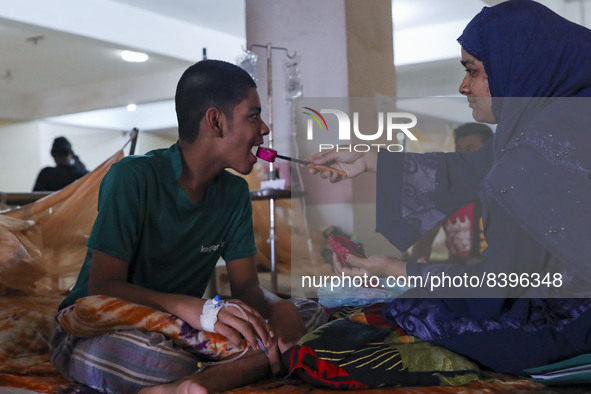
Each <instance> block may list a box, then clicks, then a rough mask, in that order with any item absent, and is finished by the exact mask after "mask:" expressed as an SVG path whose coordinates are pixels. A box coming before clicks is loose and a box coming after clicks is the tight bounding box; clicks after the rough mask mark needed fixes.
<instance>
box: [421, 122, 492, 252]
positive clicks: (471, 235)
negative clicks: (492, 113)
mask: <svg viewBox="0 0 591 394" xmlns="http://www.w3.org/2000/svg"><path fill="white" fill-rule="evenodd" d="M492 137H493V132H492V129H491V128H490V127H489V126H487V125H485V124H483V123H475V122H470V123H464V124H462V125H460V126H458V127H457V128H456V129H455V130H454V141H455V146H456V152H460V153H466V152H474V151H477V150H478V149H480V148H481V147H482V145H484V144H485V143H487V142H488V141H489V140H490V139H491V138H492ZM441 227H443V231H444V232H445V247H446V248H447V251H448V258H447V259H448V260H449V261H450V262H458V263H473V262H476V261H478V259H479V258H480V253H482V252H483V251H484V249H486V241H485V239H484V234H483V224H482V205H481V204H480V201H478V200H477V201H474V202H472V203H470V204H467V205H464V206H463V207H462V208H460V209H458V210H457V211H456V212H454V213H453V214H452V215H451V216H449V217H448V218H447V219H445V220H443V221H442V222H440V223H439V224H437V225H436V226H435V227H433V229H431V230H430V231H428V232H427V233H425V234H424V235H423V236H422V237H421V238H420V239H419V240H418V241H417V242H416V243H415V244H414V245H413V247H412V252H411V255H410V256H411V257H412V258H416V259H418V260H419V261H429V258H430V256H431V251H432V247H433V241H434V240H435V237H436V236H437V234H438V233H439V230H440V229H441Z"/></svg>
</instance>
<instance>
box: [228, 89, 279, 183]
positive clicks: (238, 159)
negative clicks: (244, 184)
mask: <svg viewBox="0 0 591 394" xmlns="http://www.w3.org/2000/svg"><path fill="white" fill-rule="evenodd" d="M267 134H269V128H268V127H267V125H266V124H265V122H263V120H262V119H261V101H260V99H259V95H258V93H257V91H256V89H251V90H250V91H249V92H248V95H247V96H246V98H245V99H244V100H242V101H241V102H240V103H239V104H237V105H236V106H235V107H234V110H233V119H232V122H231V124H230V126H229V130H226V133H225V134H224V138H223V144H224V145H223V149H224V152H225V153H226V154H225V157H226V161H227V167H229V168H232V169H233V170H235V171H238V172H239V173H240V174H243V175H246V174H248V173H250V172H251V171H252V167H253V166H254V164H255V163H256V162H257V157H256V156H255V155H254V154H253V153H252V148H253V146H258V145H261V144H262V143H263V136H265V135H267Z"/></svg>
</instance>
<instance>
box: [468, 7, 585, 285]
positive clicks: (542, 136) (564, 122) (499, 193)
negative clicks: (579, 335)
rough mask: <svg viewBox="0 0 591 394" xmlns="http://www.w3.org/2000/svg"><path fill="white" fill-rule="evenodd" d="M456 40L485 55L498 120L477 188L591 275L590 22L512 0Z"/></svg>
mask: <svg viewBox="0 0 591 394" xmlns="http://www.w3.org/2000/svg"><path fill="white" fill-rule="evenodd" d="M458 42H459V43H460V45H462V47H463V48H464V50H465V51H466V52H468V53H470V54H471V55H472V56H474V57H476V58H477V59H479V60H481V61H482V62H483V64H484V68H485V70H486V72H487V75H488V78H489V87H490V92H491V95H492V96H493V112H494V114H495V117H496V119H497V122H498V126H497V130H496V134H495V137H494V140H493V144H492V150H493V164H492V168H491V170H490V171H489V173H488V174H487V176H486V177H485V178H484V181H483V184H482V192H481V193H486V194H488V195H489V196H492V197H493V198H494V199H495V200H496V201H497V202H498V203H500V205H501V206H502V207H503V208H504V209H505V210H506V211H507V212H508V213H509V214H510V215H511V216H512V217H513V218H514V219H515V220H516V221H517V222H518V223H519V224H520V226H522V227H523V228H524V229H525V230H526V231H527V232H528V233H529V234H530V235H531V236H532V237H533V238H534V239H536V240H537V241H538V242H539V243H540V244H541V245H542V246H544V247H545V248H546V249H547V250H549V251H550V252H551V253H552V254H554V255H556V256H557V257H559V258H560V259H562V260H563V261H564V262H565V263H567V264H568V265H576V266H577V268H578V270H579V271H580V272H581V274H583V275H584V276H585V277H586V278H587V279H589V280H591V264H589V263H588V262H589V260H591V100H590V99H589V98H588V97H591V30H588V29H586V28H584V27H581V26H579V25H577V24H575V23H572V22H569V21H567V20H566V19H564V18H562V17H560V16H558V15H557V14H555V13H554V12H552V11H551V10H549V9H548V8H546V7H545V6H543V5H541V4H539V3H536V2H534V1H530V0H510V1H507V2H504V3H501V4H499V5H497V6H494V7H485V8H484V9H483V10H482V11H481V12H480V13H479V14H478V15H477V16H476V17H475V18H474V19H473V20H472V21H471V22H470V23H469V24H468V26H467V27H466V28H465V30H464V32H463V33H462V35H461V36H460V38H459V39H458Z"/></svg>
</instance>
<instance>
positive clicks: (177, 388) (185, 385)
mask: <svg viewBox="0 0 591 394" xmlns="http://www.w3.org/2000/svg"><path fill="white" fill-rule="evenodd" d="M208 393H209V392H208V391H207V389H206V388H205V387H203V386H201V385H200V384H199V383H197V382H194V381H193V380H191V379H184V380H181V381H178V382H173V383H168V384H161V385H158V386H153V387H145V388H143V389H141V390H140V391H139V393H138V394H208Z"/></svg>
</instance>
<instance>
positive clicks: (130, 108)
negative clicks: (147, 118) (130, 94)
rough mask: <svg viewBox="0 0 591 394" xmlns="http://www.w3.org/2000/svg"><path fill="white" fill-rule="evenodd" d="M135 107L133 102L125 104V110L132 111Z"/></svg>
mask: <svg viewBox="0 0 591 394" xmlns="http://www.w3.org/2000/svg"><path fill="white" fill-rule="evenodd" d="M136 109H137V105H135V104H128V105H127V110H128V111H129V112H133V111H135V110H136Z"/></svg>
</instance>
